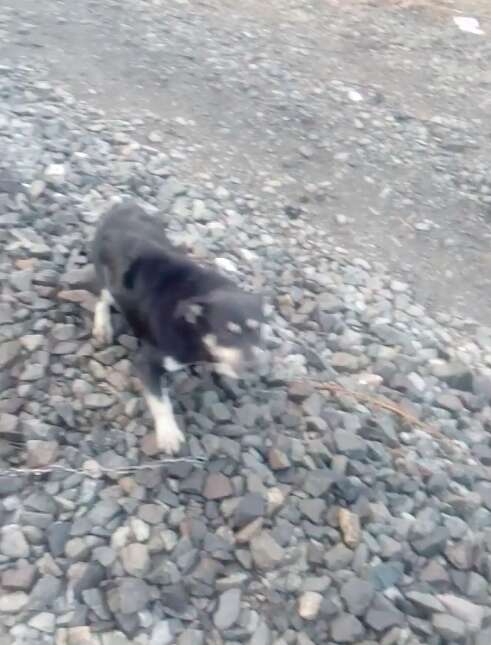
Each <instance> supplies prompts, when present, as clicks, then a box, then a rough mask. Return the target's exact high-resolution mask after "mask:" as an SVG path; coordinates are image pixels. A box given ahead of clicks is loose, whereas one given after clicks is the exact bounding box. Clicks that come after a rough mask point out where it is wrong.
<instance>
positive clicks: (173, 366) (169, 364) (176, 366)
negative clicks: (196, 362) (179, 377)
mask: <svg viewBox="0 0 491 645" xmlns="http://www.w3.org/2000/svg"><path fill="white" fill-rule="evenodd" d="M162 366H163V368H164V370H166V371H167V372H178V371H179V370H182V369H183V367H184V365H183V364H182V363H179V361H176V360H175V358H172V356H166V357H165V358H164V360H163V361H162Z"/></svg>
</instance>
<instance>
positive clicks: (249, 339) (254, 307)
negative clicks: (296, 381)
mask: <svg viewBox="0 0 491 645" xmlns="http://www.w3.org/2000/svg"><path fill="white" fill-rule="evenodd" d="M176 313H177V315H178V316H181V317H182V318H184V320H185V321H186V322H187V323H188V324H189V325H192V326H194V327H195V329H196V332H197V334H198V335H199V337H200V342H201V343H202V346H203V350H204V353H205V354H206V355H207V356H209V357H210V359H211V361H212V362H213V363H214V365H215V371H216V372H218V373H220V374H223V375H224V376H229V377H231V378H238V376H239V373H240V371H241V370H242V369H244V368H245V367H247V366H248V365H249V366H250V365H252V364H254V363H255V362H256V361H257V360H258V359H259V358H260V357H261V356H262V355H263V351H262V349H261V344H262V342H261V341H262V330H263V325H264V311H263V300H262V298H261V296H258V295H255V294H249V293H245V292H243V291H240V290H238V289H215V290H213V291H211V292H209V293H207V294H205V295H203V296H201V297H196V298H191V299H189V300H185V301H183V302H181V303H180V304H179V307H178V310H177V312H176Z"/></svg>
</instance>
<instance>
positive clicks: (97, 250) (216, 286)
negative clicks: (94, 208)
mask: <svg viewBox="0 0 491 645" xmlns="http://www.w3.org/2000/svg"><path fill="white" fill-rule="evenodd" d="M93 262H94V265H95V272H96V277H97V282H98V285H99V288H100V296H99V300H98V302H97V304H96V307H95V312H94V326H93V336H94V338H95V340H96V341H97V343H98V344H110V343H112V341H113V328H112V324H111V315H110V312H111V307H112V306H113V307H115V308H116V309H119V310H120V312H121V313H122V314H123V316H124V317H125V318H126V320H127V321H128V323H129V324H130V326H131V328H132V329H133V332H134V334H135V336H136V337H137V339H138V341H139V344H140V356H139V360H138V362H137V367H138V372H139V375H140V378H141V379H142V382H143V386H144V395H145V399H146V401H147V404H148V407H149V409H150V412H151V414H152V416H153V419H154V423H155V430H156V439H157V445H158V446H159V448H160V449H161V450H162V451H164V452H166V453H168V454H175V453H176V452H178V451H179V449H180V447H181V444H182V443H183V441H184V435H183V433H182V432H181V430H180V429H179V427H178V425H177V423H176V420H175V418H174V414H173V411H172V405H171V402H170V399H169V394H168V390H167V388H166V387H165V385H164V386H163V385H162V380H163V377H164V376H165V375H166V373H169V372H173V371H175V370H177V369H180V368H182V367H183V366H185V365H193V364H196V363H202V362H207V363H210V364H211V365H212V366H213V368H214V370H215V371H216V372H217V373H219V374H222V375H225V376H229V377H232V378H237V377H238V375H239V370H240V369H241V367H242V366H244V365H246V364H248V363H249V364H250V363H251V362H252V361H253V360H254V359H255V358H256V357H257V356H258V355H260V353H261V350H260V338H261V327H262V323H263V320H264V316H263V306H262V299H261V297H260V296H258V295H252V294H248V293H246V292H244V291H242V290H241V289H239V288H238V287H237V286H236V285H235V284H234V283H233V282H231V281H230V280H228V279H227V278H225V277H224V276H222V275H221V274H219V273H217V272H216V271H213V270H211V269H208V268H204V267H201V266H198V265H197V264H196V263H194V262H193V261H192V260H191V259H190V258H188V257H186V256H184V255H181V254H179V253H178V252H177V251H176V250H175V249H174V248H173V247H172V246H171V244H170V243H169V241H168V239H167V237H166V235H165V227H164V225H163V224H162V222H160V221H159V220H158V219H156V218H154V217H150V216H148V215H147V214H146V213H145V212H144V211H143V210H142V209H141V208H140V207H138V206H137V205H136V204H133V203H125V204H120V205H117V206H115V207H113V208H111V209H110V210H109V211H108V212H107V213H106V214H105V215H104V216H103V217H102V219H101V221H100V223H99V226H98V229H97V231H96V235H95V238H94V242H93Z"/></svg>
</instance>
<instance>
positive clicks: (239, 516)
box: [234, 493, 266, 528]
mask: <svg viewBox="0 0 491 645" xmlns="http://www.w3.org/2000/svg"><path fill="white" fill-rule="evenodd" d="M265 511H266V503H265V501H264V498H263V497H262V495H259V494H258V493H247V495H244V497H242V499H241V500H240V502H239V503H238V505H237V508H236V509H235V513H234V524H235V526H236V527H237V528H242V527H243V526H246V525H247V524H249V523H250V522H252V521H253V520H255V519H256V518H258V517H262V516H263V515H264V514H265Z"/></svg>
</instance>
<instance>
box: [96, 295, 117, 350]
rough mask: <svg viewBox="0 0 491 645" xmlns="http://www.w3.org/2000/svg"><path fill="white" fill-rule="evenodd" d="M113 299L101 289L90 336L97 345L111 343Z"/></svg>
mask: <svg viewBox="0 0 491 645" xmlns="http://www.w3.org/2000/svg"><path fill="white" fill-rule="evenodd" d="M113 304H114V299H113V297H112V296H111V293H110V292H109V291H108V289H102V291H101V295H100V296H99V300H98V301H97V303H96V305H95V310H94V325H93V327H92V335H93V337H94V338H95V340H96V342H97V344H98V345H111V344H112V342H113V326H112V323H111V305H113Z"/></svg>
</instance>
